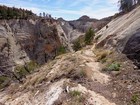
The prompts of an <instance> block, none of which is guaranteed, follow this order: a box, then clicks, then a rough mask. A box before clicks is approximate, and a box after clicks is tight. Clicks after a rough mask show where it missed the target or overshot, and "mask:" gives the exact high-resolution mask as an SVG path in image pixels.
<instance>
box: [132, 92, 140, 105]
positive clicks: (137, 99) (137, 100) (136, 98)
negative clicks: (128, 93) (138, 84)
mask: <svg viewBox="0 0 140 105" xmlns="http://www.w3.org/2000/svg"><path fill="white" fill-rule="evenodd" d="M131 103H132V104H135V105H139V104H140V93H134V94H133V95H132V98H131Z"/></svg>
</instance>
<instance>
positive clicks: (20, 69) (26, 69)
mask: <svg viewBox="0 0 140 105" xmlns="http://www.w3.org/2000/svg"><path fill="white" fill-rule="evenodd" d="M38 67H39V65H38V64H37V63H36V62H35V61H31V62H28V63H27V64H25V65H23V66H17V67H15V73H16V75H17V76H18V78H22V77H24V76H26V75H28V74H29V73H31V72H33V71H34V70H35V69H36V68H38Z"/></svg>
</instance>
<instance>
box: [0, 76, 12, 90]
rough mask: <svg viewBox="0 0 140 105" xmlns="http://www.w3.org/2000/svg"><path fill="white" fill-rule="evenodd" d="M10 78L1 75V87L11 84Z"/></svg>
mask: <svg viewBox="0 0 140 105" xmlns="http://www.w3.org/2000/svg"><path fill="white" fill-rule="evenodd" d="M9 82H10V79H9V78H8V77H6V76H0V89H2V88H4V87H6V86H7V85H9Z"/></svg>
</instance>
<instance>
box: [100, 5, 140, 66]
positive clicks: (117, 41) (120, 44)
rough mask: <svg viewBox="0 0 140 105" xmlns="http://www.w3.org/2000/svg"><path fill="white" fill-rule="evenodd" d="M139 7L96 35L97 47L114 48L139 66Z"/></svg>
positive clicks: (112, 22) (115, 20)
mask: <svg viewBox="0 0 140 105" xmlns="http://www.w3.org/2000/svg"><path fill="white" fill-rule="evenodd" d="M139 10H140V7H137V8H136V9H134V10H133V11H131V12H129V13H127V14H125V15H123V16H120V17H117V18H116V19H114V20H112V21H111V22H110V23H109V24H108V25H107V26H106V27H104V28H103V29H101V30H100V31H99V32H98V33H97V39H98V41H97V47H102V46H104V47H105V48H109V49H113V48H116V49H117V50H118V51H120V52H123V53H125V54H127V56H128V57H129V58H130V59H132V60H133V61H134V62H135V63H136V65H137V66H139V62H140V59H139V55H140V53H139V48H140V47H139V46H140V41H139V37H140V24H139V23H140V11H139Z"/></svg>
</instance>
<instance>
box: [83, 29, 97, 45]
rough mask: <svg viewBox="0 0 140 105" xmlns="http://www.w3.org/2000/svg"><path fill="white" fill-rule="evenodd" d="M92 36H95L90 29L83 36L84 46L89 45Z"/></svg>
mask: <svg viewBox="0 0 140 105" xmlns="http://www.w3.org/2000/svg"><path fill="white" fill-rule="evenodd" d="M94 36H95V32H94V30H93V29H92V28H90V29H89V30H88V31H87V32H86V34H85V44H86V45H89V44H91V42H92V40H93V38H94Z"/></svg>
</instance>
